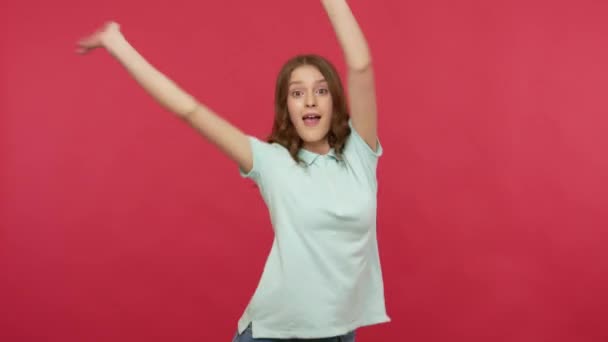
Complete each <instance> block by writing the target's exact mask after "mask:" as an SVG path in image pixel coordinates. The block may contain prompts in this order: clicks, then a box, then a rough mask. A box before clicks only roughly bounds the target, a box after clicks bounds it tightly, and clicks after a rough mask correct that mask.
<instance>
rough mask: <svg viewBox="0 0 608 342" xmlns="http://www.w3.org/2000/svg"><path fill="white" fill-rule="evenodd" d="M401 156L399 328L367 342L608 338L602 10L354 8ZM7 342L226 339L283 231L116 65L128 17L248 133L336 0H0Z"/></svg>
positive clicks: (392, 259)
mask: <svg viewBox="0 0 608 342" xmlns="http://www.w3.org/2000/svg"><path fill="white" fill-rule="evenodd" d="M350 4H351V7H352V9H353V11H354V12H355V15H356V16H357V18H358V20H359V22H360V24H361V26H362V27H363V29H364V31H365V33H366V35H367V38H368V40H369V42H370V46H371V47H372V52H373V58H374V62H375V67H376V75H377V89H378V101H379V112H380V118H379V124H380V126H379V133H380V140H381V142H382V144H383V147H384V149H385V154H384V156H383V157H382V159H381V161H380V164H379V169H378V177H379V184H380V190H379V204H378V206H379V211H378V234H379V244H380V249H381V259H382V265H383V271H384V277H385V287H386V299H387V308H388V312H389V315H390V316H391V318H392V322H390V323H388V324H382V325H378V326H373V327H367V328H362V329H361V330H360V331H359V335H358V336H359V337H358V339H359V340H360V341H363V342H364V341H417V342H439V341H467V342H481V341H484V342H485V341H494V342H496V341H498V342H502V341H505V342H507V341H508V342H540V341H550V342H561V341H564V342H565V341H568V342H570V341H577V342H600V341H608V248H607V247H606V246H607V245H608V233H607V230H608V210H607V208H606V206H607V203H608V201H607V200H608V186H607V185H608V184H607V183H608V176H607V174H608V157H607V154H606V149H607V147H608V135H607V134H606V133H605V132H606V131H607V130H608V118H607V115H608V21H606V18H607V17H608V2H606V1H592V0H576V1H574V0H570V1H540V0H526V1H472V0H464V1H452V0H433V1H403V0H386V1H363V0H352V1H351V2H350ZM0 13H1V14H0V28H1V30H0V32H1V33H0V38H1V39H0V49H1V54H0V72H1V73H0V75H1V78H0V341H3V342H4V341H6V342H21V341H28V342H29V341H61V342H76V341H79V342H80V341H113V342H120V341H125V342H126V341H147V342H152V341H184V342H185V341H229V340H230V339H231V338H232V335H233V333H234V330H235V329H236V321H237V319H238V317H239V316H240V314H241V312H242V310H243V309H244V307H245V305H246V304H247V301H248V300H249V298H250V296H251V294H252V293H253V291H254V289H255V287H256V285H257V281H258V279H259V276H260V275H261V271H262V267H263V263H264V260H265V258H266V255H267V253H268V251H269V248H270V245H271V240H272V231H271V227H270V222H269V218H268V214H267V211H266V209H265V207H264V204H263V202H262V200H261V198H260V196H259V194H258V192H257V189H256V188H255V187H254V186H253V184H252V183H250V182H249V181H248V180H245V179H242V178H241V177H240V176H239V174H238V171H237V168H236V166H235V165H233V164H232V163H231V162H230V161H229V160H228V159H227V158H225V157H224V156H223V155H222V154H220V152H219V151H217V150H216V149H215V148H214V147H212V146H211V145H210V144H208V143H207V142H206V141H205V140H203V139H202V138H201V137H200V136H199V135H198V133H196V132H195V131H193V130H192V129H191V128H189V127H187V126H186V125H185V124H184V123H182V122H181V121H179V120H178V119H176V118H175V117H173V116H172V115H171V114H169V113H168V112H166V111H165V110H163V109H162V108H160V107H159V106H158V105H157V104H156V103H155V102H154V101H153V100H152V99H151V98H150V97H149V96H148V95H147V94H146V93H145V92H144V91H143V90H142V89H141V88H140V87H139V86H138V85H137V84H136V83H135V82H134V81H133V80H132V79H131V78H130V76H129V75H128V74H127V73H126V72H125V71H124V70H123V69H122V67H121V66H120V65H119V64H118V63H117V62H116V61H115V60H113V59H112V58H111V57H110V56H109V55H108V54H107V53H105V52H104V51H96V52H94V53H93V54H91V55H89V56H80V55H77V54H75V53H74V48H75V42H76V41H77V40H78V39H80V38H81V37H83V36H85V35H86V34H88V33H90V32H92V31H94V30H95V29H97V28H98V27H100V25H102V24H103V23H104V22H105V21H106V20H116V21H118V22H119V23H120V24H121V25H122V30H123V32H124V34H125V35H126V37H127V38H128V39H129V40H130V41H131V43H132V44H133V45H134V46H135V47H136V48H137V49H139V51H140V52H141V53H142V54H143V55H144V56H145V57H146V58H147V59H148V60H149V61H150V62H152V63H153V64H154V65H155V66H156V67H158V68H159V69H160V70H161V71H162V72H164V73H165V74H167V75H168V76H169V77H171V78H172V79H173V80H175V81H176V82H177V83H178V84H179V85H181V86H182V87H183V88H184V89H186V90H188V91H189V92H190V93H192V94H193V95H195V96H196V97H197V98H198V99H199V100H201V101H202V102H204V103H206V104H207V105H208V106H210V107H211V108H213V109H214V110H215V111H217V112H218V113H220V114H221V115H223V116H224V117H226V118H227V119H228V120H229V121H231V122H232V123H234V124H236V125H237V126H239V127H240V128H241V129H243V130H244V131H246V132H247V133H248V134H252V135H255V136H258V137H261V138H263V137H264V136H266V134H268V132H269V130H270V127H271V122H272V116H273V113H272V110H273V104H272V101H273V98H272V96H273V86H274V81H275V76H276V74H277V72H278V69H279V68H280V66H281V64H282V63H283V62H284V61H285V60H286V59H287V58H289V57H291V56H292V55H294V54H297V53H302V52H314V53H319V54H322V55H324V56H327V57H329V58H330V59H331V60H333V61H334V63H335V64H336V65H337V67H338V68H339V69H340V72H341V73H342V74H343V75H344V69H345V67H344V62H343V60H342V55H341V51H340V49H339V46H338V45H337V42H336V40H335V36H334V34H333V31H331V27H330V25H329V22H328V21H327V18H326V17H325V13H324V12H323V10H322V7H321V4H320V2H319V1H312V0H311V1H299V2H298V1H282V0H267V1H236V0H227V1H215V2H209V1H188V0H183V1H164V2H155V1H118V0H108V1H98V2H83V1H76V0H59V1H17V0H8V1H4V2H3V5H2V10H0Z"/></svg>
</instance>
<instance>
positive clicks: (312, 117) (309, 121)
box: [302, 114, 321, 126]
mask: <svg viewBox="0 0 608 342" xmlns="http://www.w3.org/2000/svg"><path fill="white" fill-rule="evenodd" d="M302 120H304V124H305V125H306V126H315V125H316V124H318V123H319V121H320V120H321V115H319V114H306V115H304V116H303V117H302Z"/></svg>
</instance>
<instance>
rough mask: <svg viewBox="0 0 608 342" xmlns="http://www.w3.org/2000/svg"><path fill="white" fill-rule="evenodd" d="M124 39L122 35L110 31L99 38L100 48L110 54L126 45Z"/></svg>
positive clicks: (118, 32)
mask: <svg viewBox="0 0 608 342" xmlns="http://www.w3.org/2000/svg"><path fill="white" fill-rule="evenodd" d="M126 42H127V41H126V39H125V37H124V36H123V35H122V33H121V32H120V31H110V32H106V33H105V34H103V35H102V36H101V44H102V46H103V47H104V48H105V49H106V50H108V51H109V52H110V53H112V52H115V51H116V50H117V49H119V48H120V47H121V46H122V45H124V44H125V43H126Z"/></svg>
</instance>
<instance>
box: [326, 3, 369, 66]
mask: <svg viewBox="0 0 608 342" xmlns="http://www.w3.org/2000/svg"><path fill="white" fill-rule="evenodd" d="M321 2H322V3H323V7H324V8H325V11H326V12H327V15H328V17H329V21H330V22H331V24H332V26H333V28H334V31H335V33H336V37H337V39H338V42H339V43H340V46H341V47H342V51H343V53H344V58H345V59H346V64H347V66H348V67H349V68H350V69H354V70H361V69H366V68H367V67H368V66H369V65H370V64H371V56H370V52H369V47H368V44H367V41H366V39H365V36H364V35H363V31H362V30H361V28H360V27H359V24H358V23H357V20H356V19H355V16H354V15H353V13H352V11H351V9H350V7H349V6H348V4H347V3H346V0H321Z"/></svg>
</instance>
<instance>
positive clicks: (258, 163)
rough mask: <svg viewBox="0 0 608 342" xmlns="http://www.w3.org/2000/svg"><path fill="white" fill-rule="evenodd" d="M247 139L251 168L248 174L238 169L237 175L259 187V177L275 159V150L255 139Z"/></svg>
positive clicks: (250, 137)
mask: <svg viewBox="0 0 608 342" xmlns="http://www.w3.org/2000/svg"><path fill="white" fill-rule="evenodd" d="M248 139H249V144H250V146H251V154H252V159H253V166H252V168H251V170H249V172H244V171H243V169H241V168H239V174H240V175H241V177H243V178H247V179H251V180H252V181H254V182H255V183H256V184H258V185H259V186H261V185H262V184H260V183H261V179H262V177H261V175H262V174H263V173H264V172H265V170H268V169H269V168H270V165H271V164H272V163H273V160H275V159H276V156H275V155H276V153H277V149H276V148H275V147H274V146H272V145H271V144H270V143H267V142H264V141H261V140H259V139H258V138H256V137H253V136H248Z"/></svg>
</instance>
